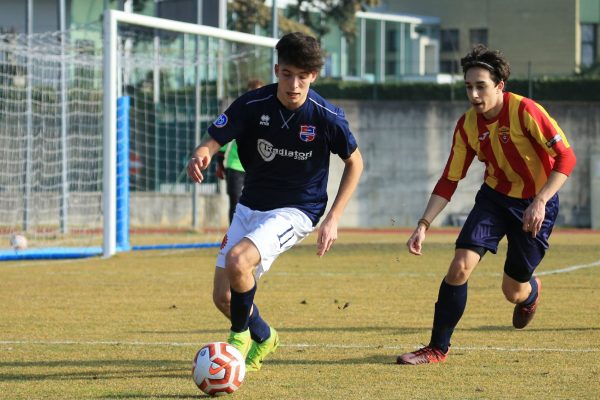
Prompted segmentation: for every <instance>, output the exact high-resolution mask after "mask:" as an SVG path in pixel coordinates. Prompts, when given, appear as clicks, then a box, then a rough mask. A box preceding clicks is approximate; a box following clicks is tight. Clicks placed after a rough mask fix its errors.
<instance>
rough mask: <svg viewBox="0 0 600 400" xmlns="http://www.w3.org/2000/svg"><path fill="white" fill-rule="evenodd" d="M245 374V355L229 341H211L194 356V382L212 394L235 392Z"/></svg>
mask: <svg viewBox="0 0 600 400" xmlns="http://www.w3.org/2000/svg"><path fill="white" fill-rule="evenodd" d="M245 376H246V361H245V360H244V356H242V353H240V352H239V350H238V349H236V348H235V347H233V346H232V345H230V344H229V343H224V342H213V343H209V344H207V345H206V346H204V347H202V348H201V349H200V350H198V352H197V353H196V357H194V364H193V366H192V377H193V378H194V382H195V383H196V385H197V386H198V387H199V388H200V390H202V391H203V392H204V393H206V394H208V395H210V396H220V395H224V394H229V393H233V392H235V391H236V390H238V389H239V388H240V386H241V385H242V382H243V381H244V377H245Z"/></svg>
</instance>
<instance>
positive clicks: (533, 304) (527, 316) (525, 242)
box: [502, 195, 558, 329]
mask: <svg viewBox="0 0 600 400" xmlns="http://www.w3.org/2000/svg"><path fill="white" fill-rule="evenodd" d="M508 202H509V204H507V210H508V211H509V212H510V214H511V223H510V225H509V228H508V230H507V233H506V236H507V239H508V250H507V253H506V262H505V264H504V278H503V280H502V292H503V293H504V296H505V297H506V299H507V300H508V301H510V302H511V303H514V304H515V308H514V310H513V326H514V327H515V328H517V329H522V328H525V326H527V325H528V324H529V323H530V322H531V320H532V319H533V317H534V315H535V312H536V310H537V306H538V303H539V299H540V292H541V289H542V283H541V280H540V279H539V277H536V276H534V275H533V274H534V271H535V269H536V268H537V267H538V265H539V264H540V263H541V261H542V259H543V258H544V255H545V254H546V249H548V247H549V244H548V239H549V238H550V235H551V233H552V228H553V227H554V223H555V221H556V217H557V216H558V196H557V195H555V196H554V197H552V198H551V199H550V200H549V201H548V202H547V203H546V209H545V215H544V221H543V222H542V227H541V229H540V232H539V233H538V234H537V236H536V237H534V238H533V237H531V233H530V232H524V231H523V229H522V227H523V212H524V211H525V210H526V208H527V207H528V206H529V204H531V199H529V200H519V199H509V200H508Z"/></svg>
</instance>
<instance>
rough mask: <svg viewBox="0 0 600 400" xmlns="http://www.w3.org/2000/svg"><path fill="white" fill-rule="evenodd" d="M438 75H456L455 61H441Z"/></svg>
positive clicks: (456, 66)
mask: <svg viewBox="0 0 600 400" xmlns="http://www.w3.org/2000/svg"><path fill="white" fill-rule="evenodd" d="M440 73H442V74H458V61H456V60H441V61H440Z"/></svg>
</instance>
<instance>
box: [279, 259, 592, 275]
mask: <svg viewBox="0 0 600 400" xmlns="http://www.w3.org/2000/svg"><path fill="white" fill-rule="evenodd" d="M598 266H600V260H598V261H594V262H592V263H589V264H579V265H572V266H570V267H565V268H559V269H552V270H549V271H541V272H536V273H535V275H536V276H544V275H557V274H566V273H569V272H573V271H577V270H579V269H586V268H594V267H598ZM475 273H476V274H477V275H478V276H482V275H483V276H500V275H502V273H500V272H487V273H486V272H475ZM270 274H272V275H280V276H306V275H311V274H310V273H308V272H285V271H280V272H278V271H273V272H271V273H270ZM313 275H319V276H326V277H335V276H380V275H383V274H380V273H377V272H368V271H365V272H355V273H348V272H326V271H323V272H316V273H314V274H313ZM386 275H388V274H386ZM388 276H390V277H403V278H419V277H437V276H439V274H434V273H419V272H398V273H392V274H389V275H388Z"/></svg>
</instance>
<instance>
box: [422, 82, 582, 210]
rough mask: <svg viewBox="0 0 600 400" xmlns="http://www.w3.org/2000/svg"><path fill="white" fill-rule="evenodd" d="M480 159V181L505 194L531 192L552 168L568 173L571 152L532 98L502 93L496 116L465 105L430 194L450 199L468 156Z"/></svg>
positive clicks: (571, 164) (527, 194) (522, 195)
mask: <svg viewBox="0 0 600 400" xmlns="http://www.w3.org/2000/svg"><path fill="white" fill-rule="evenodd" d="M475 156H477V158H478V159H479V161H481V162H483V163H485V165H486V169H485V177H484V181H485V183H486V184H487V185H489V186H490V187H491V188H493V189H495V190H497V191H498V192H500V193H504V194H505V195H507V196H510V197H516V198H523V199H525V198H530V197H533V196H535V195H536V194H537V193H538V192H539V191H540V189H541V188H542V186H543V185H544V184H545V183H546V181H547V180H548V176H549V175H550V172H551V171H552V170H555V171H558V172H561V173H563V174H565V175H569V174H570V173H571V171H572V170H573V167H574V166H575V154H574V153H573V150H572V149H571V146H570V145H569V142H568V141H567V138H566V136H565V134H564V133H563V131H562V130H561V129H560V127H559V126H558V124H557V123H556V121H555V120H554V119H552V117H550V115H548V113H547V112H546V110H545V109H544V108H543V107H542V106H541V105H539V104H537V103H536V102H535V101H533V100H531V99H528V98H526V97H522V96H519V95H516V94H514V93H510V92H505V93H504V99H503V107H502V110H501V111H500V113H499V114H498V116H497V117H496V118H494V119H492V120H486V119H485V118H484V117H483V115H481V114H477V113H476V112H475V110H474V109H473V108H471V109H469V110H468V111H467V112H466V113H465V114H464V115H463V116H462V117H461V118H460V119H459V120H458V123H457V124H456V129H455V131H454V137H453V141H452V149H451V151H450V156H449V158H448V162H447V163H446V167H445V169H444V172H443V174H442V177H441V178H440V180H439V181H438V183H437V185H436V187H435V189H434V190H433V193H434V194H437V195H440V196H442V197H444V198H446V199H447V200H450V198H451V197H452V195H453V194H454V191H455V190H456V186H457V185H458V181H459V180H461V179H462V178H464V177H465V175H466V173H467V170H468V168H469V166H470V165H471V162H472V161H473V158H474V157H475Z"/></svg>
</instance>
